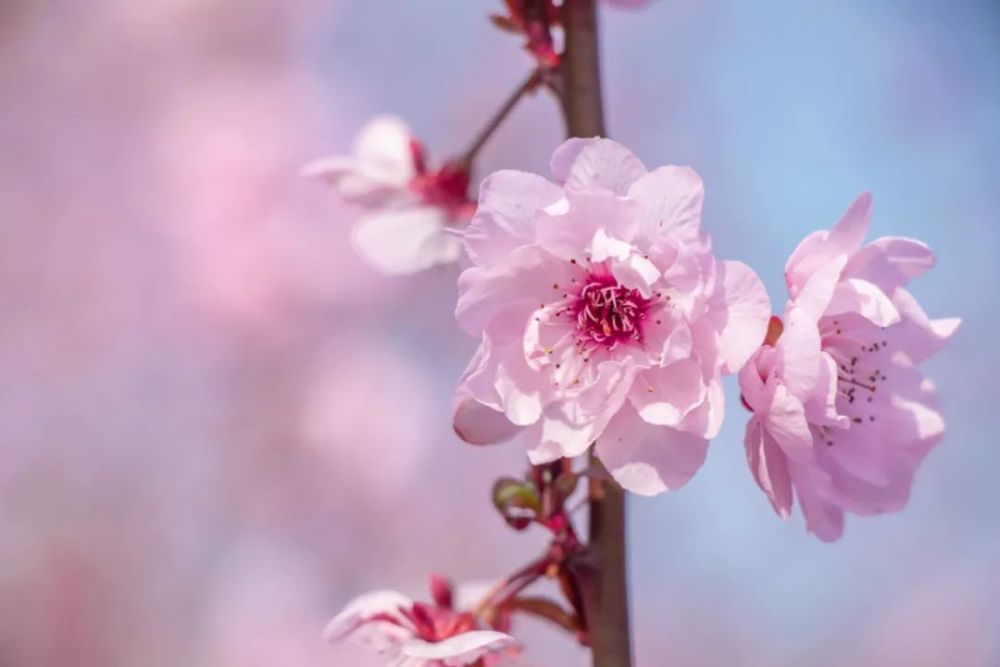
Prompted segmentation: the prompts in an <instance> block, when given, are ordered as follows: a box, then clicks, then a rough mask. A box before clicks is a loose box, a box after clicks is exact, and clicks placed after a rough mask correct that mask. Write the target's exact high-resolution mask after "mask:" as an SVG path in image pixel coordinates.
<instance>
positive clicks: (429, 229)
mask: <svg viewBox="0 0 1000 667" xmlns="http://www.w3.org/2000/svg"><path fill="white" fill-rule="evenodd" d="M302 173H303V174H304V175H306V176H312V177H317V178H321V179H322V180H324V181H325V182H326V183H328V184H329V185H330V186H331V187H333V189H334V190H335V191H336V192H337V194H338V195H340V197H342V198H343V199H344V200H345V201H347V202H349V203H352V204H356V205H358V206H361V207H362V208H364V209H366V213H365V215H363V216H362V217H361V219H359V220H358V222H357V224H356V225H355V227H354V230H353V237H352V240H353V243H354V247H355V248H356V249H357V251H358V252H359V253H360V254H361V255H362V256H363V257H364V258H365V259H366V260H368V262H370V263H371V264H372V266H374V267H375V268H377V269H379V270H380V271H383V272H385V273H390V274H407V273H415V272H417V271H422V270H424V269H427V268H430V267H431V266H434V265H436V264H448V263H451V262H454V261H455V260H457V259H458V258H459V256H460V255H461V247H462V244H461V241H460V239H459V236H458V235H457V234H456V232H455V225H456V224H459V223H462V222H464V221H466V220H468V218H469V216H470V215H471V214H472V211H473V209H474V207H473V205H472V203H471V202H470V201H469V200H468V198H467V192H468V188H469V171H468V169H467V168H466V167H465V166H463V165H462V164H460V163H459V162H458V161H449V162H446V163H445V164H444V165H443V166H442V167H440V168H439V169H437V170H431V169H430V168H428V166H427V161H426V156H425V152H424V148H423V146H422V145H421V144H420V142H418V141H417V140H416V139H414V138H413V136H412V134H411V133H410V130H409V129H408V128H407V127H406V125H405V124H404V123H403V121H401V120H400V119H398V118H394V117H391V116H379V117H376V118H374V119H372V120H371V121H370V122H369V123H368V124H367V125H365V127H364V128H362V130H361V133H360V134H359V135H358V139H357V141H356V143H355V147H354V155H353V156H350V157H346V156H336V157H331V158H326V159H324V160H319V161H317V162H313V163H312V164H309V165H306V167H305V168H304V169H303V170H302Z"/></svg>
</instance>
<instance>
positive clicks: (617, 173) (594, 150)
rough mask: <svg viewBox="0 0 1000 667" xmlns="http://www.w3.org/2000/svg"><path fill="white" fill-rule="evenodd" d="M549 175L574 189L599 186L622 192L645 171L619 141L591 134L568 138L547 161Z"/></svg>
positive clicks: (639, 161) (622, 193) (591, 188)
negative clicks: (581, 137)
mask: <svg viewBox="0 0 1000 667" xmlns="http://www.w3.org/2000/svg"><path fill="white" fill-rule="evenodd" d="M549 166H550V168H551V170H552V175H553V176H555V178H556V180H557V181H559V182H561V183H564V184H565V185H566V186H567V187H569V188H572V189H578V190H593V189H603V190H609V191H611V192H613V193H615V194H618V195H625V194H627V193H628V190H629V188H630V187H631V186H632V184H633V183H635V182H636V181H637V180H639V179H640V178H642V176H643V175H644V174H645V173H646V167H645V165H643V164H642V161H641V160H639V158H637V157H636V156H635V155H634V154H633V153H632V151H630V150H629V149H627V148H625V147H624V146H622V145H621V144H619V143H617V142H614V141H611V140H610V139H602V138H599V137H594V138H593V139H569V140H568V141H566V142H564V143H563V144H562V145H561V146H560V147H559V148H557V149H556V151H555V153H553V154H552V161H551V162H550V164H549Z"/></svg>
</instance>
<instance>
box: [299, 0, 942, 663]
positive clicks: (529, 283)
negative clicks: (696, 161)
mask: <svg viewBox="0 0 1000 667" xmlns="http://www.w3.org/2000/svg"><path fill="white" fill-rule="evenodd" d="M608 2H609V4H617V5H621V6H640V5H642V4H646V2H644V0H617V1H616V2H612V0H608ZM505 4H506V10H507V14H506V15H503V16H495V17H493V21H494V23H495V24H496V25H497V26H499V27H501V28H502V29H504V30H507V31H509V32H514V33H517V34H520V35H521V36H523V37H524V38H525V48H526V50H527V51H528V52H529V53H530V54H531V55H532V56H533V58H534V59H535V61H536V62H535V64H536V68H537V69H536V70H534V72H533V73H532V76H531V77H530V78H529V80H528V81H529V83H527V84H525V85H524V86H523V87H522V89H521V90H520V92H517V93H516V94H515V96H514V98H513V99H512V101H511V102H510V103H509V104H508V105H507V106H505V108H504V109H503V110H502V112H501V114H500V116H499V119H498V120H502V118H503V116H504V115H505V114H506V113H507V111H509V109H510V108H511V107H512V105H513V102H516V101H517V99H518V98H519V96H520V95H522V94H523V93H524V92H525V91H527V90H531V89H534V88H536V87H540V86H549V87H551V88H553V89H554V90H555V92H556V93H557V94H558V88H559V85H558V77H557V76H556V74H555V72H557V69H558V66H559V60H560V53H559V49H558V48H557V44H556V40H555V39H554V36H553V28H554V27H556V26H558V24H559V20H560V9H559V5H557V4H556V3H554V2H552V0H534V1H529V0H506V2H505ZM494 129H495V126H494ZM489 131H492V130H489ZM489 131H488V132H487V133H486V134H485V135H484V137H485V136H489ZM483 140H485V138H484V139H483ZM481 145H482V142H481V141H480V142H477V143H475V144H474V148H473V149H471V150H470V151H469V152H467V153H466V154H465V156H464V157H463V158H462V159H458V160H448V161H445V162H444V164H443V165H442V166H441V167H439V168H438V169H436V170H435V169H431V168H429V167H428V165H427V163H426V158H425V154H424V150H423V147H422V145H421V144H420V143H419V142H418V141H417V140H416V139H414V138H413V137H412V135H411V134H410V132H409V130H408V129H407V128H406V126H405V125H404V124H403V123H402V121H400V120H398V119H394V118H389V117H381V118H377V119H376V120H374V121H372V122H371V123H370V124H369V125H368V126H367V127H366V128H365V129H364V130H363V131H362V133H361V136H360V137H359V139H358V142H357V145H356V148H355V154H354V156H352V157H349V158H348V157H337V158H330V159H327V160H323V161H320V162H317V163H314V164H312V165H310V166H308V167H307V168H306V170H305V172H306V174H308V175H310V176H315V177H319V178H321V179H323V180H325V181H326V182H327V183H328V184H330V185H331V186H332V187H333V188H334V189H335V190H336V191H337V192H338V193H339V194H340V195H341V197H342V198H344V199H346V200H347V201H349V202H351V203H354V204H356V205H358V206H360V207H361V208H363V209H365V210H366V213H365V215H363V216H362V217H361V219H360V220H359V221H358V223H357V225H356V227H355V229H354V233H353V241H354V244H355V246H356V248H357V249H358V251H359V252H360V253H361V254H362V255H363V256H365V257H366V258H367V259H368V260H369V261H370V263H371V264H373V265H374V266H375V267H376V268H378V269H381V270H383V271H385V272H387V273H396V274H402V273H414V272H417V271H421V270H424V269H427V268H429V267H432V266H435V265H440V264H451V263H456V262H461V263H462V265H463V270H462V272H461V274H460V276H459V277H458V299H457V305H456V309H455V316H456V319H457V322H458V324H459V326H460V327H461V328H462V329H463V330H464V331H466V332H467V333H468V334H470V335H472V336H475V337H477V338H478V339H479V346H478V349H477V350H476V352H475V353H474V355H473V357H472V359H471V360H470V362H469V363H468V365H467V367H466V369H465V370H464V372H463V373H462V375H461V377H460V379H459V381H458V384H457V388H456V391H455V394H454V399H453V427H454V431H455V433H456V434H457V435H458V437H459V438H461V439H462V440H464V441H466V442H468V443H471V444H476V445H488V444H495V443H500V442H504V441H510V440H516V441H519V442H520V444H521V445H522V446H523V447H524V449H525V451H526V455H527V458H528V459H529V461H530V462H531V464H532V466H533V472H532V474H531V475H530V476H529V478H527V479H526V480H515V479H511V478H502V479H500V480H498V482H497V485H496V486H495V488H494V503H495V504H496V507H497V509H498V511H499V512H500V513H501V515H502V516H503V518H504V519H505V520H506V521H507V523H508V524H509V525H510V526H512V527H513V528H515V529H517V530H523V529H525V528H527V527H529V526H530V525H532V524H538V525H541V526H543V527H544V528H546V529H548V530H549V531H550V532H551V533H552V536H553V541H552V543H551V545H550V548H549V550H548V551H547V552H546V554H545V556H543V558H542V559H540V560H539V561H537V562H535V563H533V564H531V565H530V566H528V568H526V569H523V570H520V571H518V573H517V574H515V575H513V576H512V577H511V578H509V579H508V580H505V581H503V582H501V584H500V585H499V586H498V587H495V588H494V589H491V592H490V593H488V594H487V595H486V596H485V597H483V598H482V599H481V600H480V601H479V602H478V603H476V604H471V603H468V604H467V603H465V602H458V601H457V600H456V599H454V598H455V595H454V594H453V592H452V589H451V587H450V586H449V585H447V584H445V583H444V582H443V580H440V579H435V580H433V581H432V594H433V598H434V602H433V603H419V602H413V601H412V600H410V599H408V598H405V597H403V596H401V595H399V594H397V593H384V592H383V593H376V594H370V595H367V596H363V597H361V598H359V599H357V600H355V601H354V602H352V603H351V604H349V605H348V607H347V609H345V610H344V611H343V612H342V613H341V614H340V615H338V616H337V617H336V618H335V619H334V620H333V621H332V622H331V624H330V627H329V629H328V635H329V636H330V638H331V639H341V638H345V637H352V638H355V639H359V640H361V641H362V642H363V643H367V644H369V645H371V646H373V647H374V648H376V649H377V650H379V651H380V652H382V653H383V654H385V655H386V656H387V657H388V658H389V660H390V663H391V664H393V665H397V666H399V667H451V666H456V667H457V666H462V665H472V666H474V667H490V666H492V665H494V664H497V663H498V662H500V661H502V660H503V659H504V658H506V657H509V656H511V655H514V654H516V653H517V650H518V645H517V643H516V642H515V640H514V639H513V638H512V637H511V636H510V635H509V631H510V615H511V613H512V612H513V610H515V609H517V610H519V611H524V610H526V609H527V610H530V611H531V613H535V614H537V615H539V616H542V617H545V618H547V619H548V620H550V621H554V622H556V623H558V624H560V625H562V626H563V627H564V628H566V629H567V630H570V631H572V632H574V633H576V635H577V637H578V638H579V639H580V640H581V642H584V643H586V642H587V641H588V636H587V618H586V614H585V610H584V609H583V606H582V604H581V600H582V598H583V597H584V595H585V594H586V591H587V589H588V586H589V585H590V583H588V582H587V580H586V577H580V576H579V575H578V574H574V572H573V567H572V561H573V559H574V558H575V557H577V556H578V555H579V552H580V550H581V547H582V545H581V543H580V541H579V540H577V538H576V534H575V532H574V529H573V524H572V521H571V518H570V512H569V511H568V510H567V509H566V501H567V499H568V498H569V496H570V495H572V494H573V493H574V490H575V489H576V486H577V482H578V481H579V480H580V478H581V477H583V476H588V475H593V476H595V477H596V478H597V479H596V484H597V485H598V486H599V485H600V484H601V483H602V481H603V479H604V478H605V477H607V475H610V477H611V478H613V480H614V483H616V484H617V485H618V486H620V487H621V488H623V489H625V490H627V491H631V492H632V493H635V494H638V495H643V496H653V495H657V494H660V493H663V492H665V491H669V490H673V489H677V488H680V487H681V486H683V485H685V484H686V483H687V482H688V481H689V480H691V479H692V477H693V476H694V475H695V474H696V473H697V472H698V470H699V469H700V468H701V466H702V464H703V463H704V462H705V459H706V454H707V450H708V446H709V442H710V441H711V440H712V439H713V438H715V437H716V436H717V435H718V434H719V432H720V429H721V426H722V423H723V419H724V417H725V415H726V408H727V406H726V401H725V395H724V391H723V378H724V377H725V376H727V375H736V376H737V377H738V382H739V389H740V403H741V404H742V407H743V408H745V409H746V410H747V411H748V412H749V414H750V416H749V420H748V422H747V425H746V430H745V437H744V447H745V454H746V459H747V463H748V466H749V468H750V472H751V474H752V477H753V479H754V480H755V482H756V483H757V485H758V486H759V487H760V489H761V490H762V491H763V493H764V494H765V496H766V498H767V499H768V501H769V502H770V504H771V505H772V507H773V508H774V510H775V512H776V513H777V514H778V515H779V516H781V517H782V518H787V517H789V516H790V515H791V512H792V507H793V504H794V503H795V502H796V499H797V503H798V505H799V507H800V509H801V512H802V514H803V515H804V517H805V523H806V528H807V530H808V531H809V532H811V533H813V534H814V535H816V536H817V537H818V538H819V539H821V540H823V541H827V542H829V541H834V540H837V539H839V538H840V537H841V536H842V534H843V532H844V520H845V514H847V513H850V514H855V515H873V514H878V513H884V512H891V511H895V510H899V509H901V508H902V507H903V506H904V505H905V503H906V502H907V500H908V497H909V493H910V488H911V486H912V483H913V478H914V475H915V473H916V470H917V468H918V467H919V465H920V463H921V462H922V460H923V459H924V458H925V457H926V456H927V454H928V453H929V452H930V451H931V449H932V448H933V447H934V446H935V445H936V444H938V443H939V442H940V441H941V440H942V438H943V435H944V421H943V418H942V416H941V413H940V410H939V407H938V400H937V395H936V392H935V389H934V386H933V384H932V383H931V381H930V380H929V379H927V378H926V377H925V376H924V375H923V373H922V372H921V371H920V369H919V365H920V364H921V363H922V362H924V361H925V360H927V359H928V358H929V357H931V356H932V355H933V354H934V353H936V352H937V351H938V350H940V349H941V348H942V347H943V346H944V344H945V343H946V342H947V341H948V340H949V339H950V338H951V337H952V335H953V334H954V333H955V331H956V330H957V329H958V327H959V324H960V320H958V319H957V318H946V319H931V318H930V317H929V316H928V315H927V314H926V313H925V312H924V310H923V309H922V308H921V306H920V305H919V303H918V302H917V301H916V299H915V298H914V297H913V296H912V294H910V292H909V291H907V289H906V288H907V285H908V283H909V282H910V281H911V280H913V279H914V278H917V277H918V276H920V275H921V274H923V273H925V272H926V271H928V270H929V269H930V268H931V267H932V266H933V265H934V261H935V258H934V255H933V253H932V252H931V251H930V249H929V248H928V247H927V246H926V245H925V244H923V243H922V242H920V241H917V240H914V239H908V238H902V237H881V238H877V239H875V240H874V241H871V242H870V243H867V244H865V243H864V238H865V236H866V235H867V233H868V228H869V226H870V222H871V208H872V202H871V196H870V195H868V194H867V193H866V194H863V195H861V196H860V197H859V198H858V199H857V200H856V201H855V202H854V203H853V204H852V205H851V206H850V207H849V209H848V210H847V212H846V213H845V214H844V215H843V217H842V218H841V219H840V220H839V221H838V222H837V223H836V224H835V225H834V226H833V227H832V228H831V229H829V230H821V231H816V232H814V233H812V234H810V235H809V236H807V237H806V238H805V239H804V240H803V241H802V242H801V243H800V244H799V245H798V247H797V248H796V249H795V250H794V252H793V253H792V255H791V257H790V258H789V260H788V262H787V265H786V267H785V282H786V288H787V299H785V304H784V306H783V308H782V309H781V313H780V316H779V315H776V314H774V313H773V309H772V304H771V301H770V299H769V297H768V294H767V291H766V289H765V287H764V284H763V282H762V281H761V279H760V278H759V277H758V276H757V274H756V273H755V272H754V271H753V270H752V269H751V268H750V267H749V266H747V265H746V264H743V263H741V262H738V261H732V260H721V259H718V258H716V256H715V254H714V253H713V249H712V243H711V239H710V237H709V235H708V233H707V232H706V231H705V230H704V229H703V228H702V220H701V218H702V206H703V201H704V196H705V190H704V186H703V183H702V180H701V178H700V177H699V176H698V174H697V173H696V172H695V171H694V170H693V169H691V168H689V167H684V166H676V165H667V166H661V167H658V168H655V169H648V168H647V167H646V166H645V165H644V164H643V162H642V161H641V160H640V159H639V157H637V156H636V155H635V154H634V153H633V152H632V151H630V150H629V149H627V148H626V147H624V146H622V145H621V144H618V143H616V142H614V141H611V140H609V139H607V138H601V137H593V138H574V139H570V140H568V141H566V142H565V143H563V144H562V145H561V146H559V147H558V148H557V149H556V150H555V152H554V153H553V155H552V158H551V162H550V169H549V170H550V172H551V176H550V177H548V178H547V177H544V176H541V175H538V174H533V173H528V172H523V171H515V170H501V171H497V172H494V173H492V174H490V175H489V176H487V177H486V178H485V179H484V180H483V181H482V182H481V185H480V187H479V193H478V201H477V202H473V201H472V200H471V199H470V197H469V185H470V181H471V176H470V166H471V162H472V157H473V156H474V154H475V151H476V150H478V147H479V146H481ZM737 409H738V410H739V408H737ZM587 454H589V455H590V456H592V457H593V458H595V459H597V460H598V461H599V465H597V466H593V465H588V466H586V467H585V470H586V471H589V472H573V466H572V460H573V459H575V458H577V457H582V456H584V455H587ZM594 471H596V472H594ZM592 482H595V480H593V479H592ZM542 576H549V577H552V578H554V579H557V580H558V581H559V583H560V585H561V589H562V590H563V592H564V594H565V596H566V598H567V601H568V602H569V604H570V607H571V609H570V610H569V611H566V610H565V609H564V608H563V607H562V606H560V605H558V604H556V603H552V602H550V601H547V600H546V601H538V600H530V601H528V600H526V599H524V598H521V597H518V594H519V593H520V591H521V590H523V588H524V587H526V586H527V585H529V584H530V583H532V582H534V581H535V580H537V579H538V578H540V577H542Z"/></svg>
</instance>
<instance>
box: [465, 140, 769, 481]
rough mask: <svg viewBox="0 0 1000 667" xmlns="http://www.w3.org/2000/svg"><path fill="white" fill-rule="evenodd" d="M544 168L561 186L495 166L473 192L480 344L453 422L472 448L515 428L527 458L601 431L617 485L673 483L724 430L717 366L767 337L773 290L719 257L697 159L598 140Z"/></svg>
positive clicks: (579, 143) (559, 154) (468, 297)
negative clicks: (704, 212)
mask: <svg viewBox="0 0 1000 667" xmlns="http://www.w3.org/2000/svg"><path fill="white" fill-rule="evenodd" d="M551 168H552V173H553V175H554V176H555V178H556V180H557V181H558V183H559V185H556V184H554V183H552V182H550V181H548V180H546V179H544V178H542V177H541V176H536V175H534V174H529V173H524V172H518V171H499V172H496V173H494V174H493V175H491V176H490V177H489V178H487V179H486V180H485V181H484V182H483V185H482V188H481V190H480V197H479V208H478V210H477V212H476V215H475V216H474V217H473V220H472V222H471V223H470V226H469V228H468V230H467V232H466V235H465V243H466V250H467V252H468V254H469V256H470V258H471V260H472V262H473V264H474V266H473V267H471V268H469V269H467V270H466V271H465V272H463V273H462V275H461V277H460V278H459V298H458V306H457V309H456V316H457V318H458V321H459V324H460V325H461V326H462V328H463V329H465V331H467V332H468V333H470V334H473V335H481V336H482V343H481V345H480V346H479V349H478V351H477V352H476V354H475V355H474V357H473V359H472V362H471V363H470V364H469V366H468V368H467V369H466V371H465V373H464V374H463V376H462V378H461V381H460V384H459V388H458V391H457V395H456V399H455V414H454V426H455V430H456V432H457V433H458V435H459V436H460V437H462V438H463V439H464V440H466V441H468V442H471V443H476V444H486V443H493V442H499V441H501V440H505V439H508V438H510V437H512V436H514V435H515V434H517V433H519V432H520V433H521V434H522V437H523V438H524V440H525V441H526V443H527V445H528V448H529V451H528V454H529V457H530V459H531V461H532V462H533V463H536V464H537V463H543V462H546V461H551V460H554V459H557V458H559V457H563V456H577V455H579V454H582V453H584V452H585V451H587V449H588V448H589V447H590V445H591V443H594V442H595V441H596V452H597V455H598V456H599V457H600V458H601V459H602V461H603V462H604V464H605V465H606V466H607V467H608V469H609V470H610V471H611V473H612V474H613V475H614V477H615V478H616V479H617V480H618V482H619V483H620V484H621V485H622V486H624V487H625V488H627V489H629V490H631V491H634V492H636V493H640V494H644V495H652V494H656V493H659V492H662V491H665V490H667V489H673V488H677V487H679V486H681V485H682V484H684V483H685V482H687V480H688V479H690V478H691V477H692V476H693V475H694V473H695V472H696V471H697V470H698V468H699V467H700V466H701V464H702V462H703V461H704V458H705V452H706V448H707V445H708V440H709V439H711V438H712V437H714V436H715V434H716V433H718V430H719V427H720V424H721V422H722V415H723V407H724V406H723V394H722V387H721V383H720V375H721V374H722V373H732V372H735V371H736V370H737V369H738V368H740V366H742V365H743V363H745V361H746V360H747V358H748V357H749V356H750V354H752V353H753V351H754V350H755V349H756V347H757V346H758V344H759V341H760V340H761V339H762V338H763V335H764V329H765V327H766V324H767V318H768V315H769V309H770V305H769V302H768V299H767V295H766V293H765V291H764V288H763V285H762V284H761V282H760V280H759V279H758V278H757V276H756V275H755V274H754V273H753V271H751V270H750V269H749V268H747V267H746V266H745V265H743V264H740V263H738V262H716V260H715V258H714V257H713V255H712V253H711V244H710V242H709V239H708V237H707V235H705V234H704V233H703V232H702V231H701V229H700V218H701V205H702V197H703V189H702V183H701V179H700V178H699V177H698V175H697V174H696V173H695V172H694V171H692V170H691V169H689V168H686V167H676V166H667V167H660V168H659V169H655V170H653V171H647V170H646V168H645V167H644V166H643V164H642V162H640V161H639V159H638V158H637V157H636V156H635V155H633V154H632V153H631V152H630V151H628V150H627V149H626V148H624V147H623V146H621V145H619V144H617V143H615V142H613V141H610V140H608V139H571V140H570V141H567V142H566V143H564V144H563V145H562V146H561V147H560V148H558V149H557V150H556V152H555V154H554V155H553V157H552V163H551Z"/></svg>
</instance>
